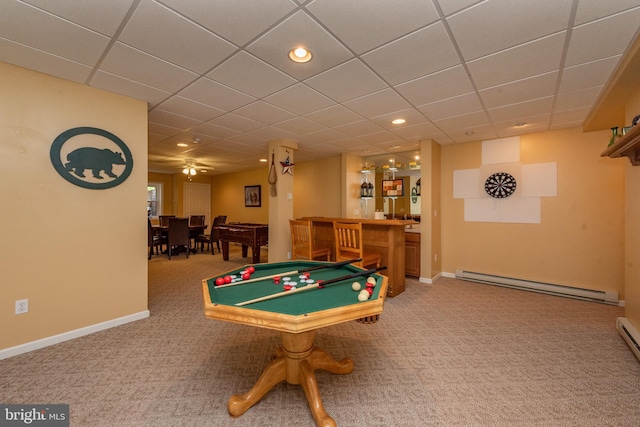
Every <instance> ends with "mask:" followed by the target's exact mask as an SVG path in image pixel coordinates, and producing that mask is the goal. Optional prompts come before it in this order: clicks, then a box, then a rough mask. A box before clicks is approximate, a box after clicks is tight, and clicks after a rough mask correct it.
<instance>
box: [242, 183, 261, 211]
mask: <svg viewBox="0 0 640 427" xmlns="http://www.w3.org/2000/svg"><path fill="white" fill-rule="evenodd" d="M244 206H245V207H247V208H259V207H260V206H262V186H261V185H245V186H244Z"/></svg>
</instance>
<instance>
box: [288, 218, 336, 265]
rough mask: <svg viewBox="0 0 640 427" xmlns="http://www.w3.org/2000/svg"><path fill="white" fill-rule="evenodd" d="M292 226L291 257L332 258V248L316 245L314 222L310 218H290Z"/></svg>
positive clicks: (290, 225) (309, 258)
mask: <svg viewBox="0 0 640 427" xmlns="http://www.w3.org/2000/svg"><path fill="white" fill-rule="evenodd" d="M289 227H290V228H291V259H308V260H313V259H316V258H320V257H322V258H324V259H326V260H327V261H330V260H331V249H330V248H325V247H314V245H313V229H312V223H311V221H308V220H295V219H290V220H289Z"/></svg>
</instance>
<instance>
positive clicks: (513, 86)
mask: <svg viewBox="0 0 640 427" xmlns="http://www.w3.org/2000/svg"><path fill="white" fill-rule="evenodd" d="M557 81H558V73H557V72H552V73H547V74H541V75H539V76H535V77H530V78H527V79H522V80H518V81H515V82H511V83H507V84H503V85H500V86H494V87H492V88H489V89H484V90H481V91H480V97H481V98H482V101H483V102H484V105H485V107H487V108H495V107H499V106H502V105H509V104H516V103H518V102H523V101H526V100H529V99H535V98H543V97H546V96H552V95H553V94H554V93H555V90H556V83H557Z"/></svg>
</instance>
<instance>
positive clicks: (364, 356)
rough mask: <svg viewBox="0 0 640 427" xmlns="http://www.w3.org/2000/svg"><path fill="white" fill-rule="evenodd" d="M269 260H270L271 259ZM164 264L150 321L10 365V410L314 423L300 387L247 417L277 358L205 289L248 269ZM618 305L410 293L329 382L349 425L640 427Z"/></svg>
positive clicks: (177, 422)
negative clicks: (238, 411)
mask: <svg viewBox="0 0 640 427" xmlns="http://www.w3.org/2000/svg"><path fill="white" fill-rule="evenodd" d="M263 259H266V256H264V258H263ZM245 262H246V260H243V259H242V258H241V257H240V255H239V251H238V250H237V248H235V251H234V252H233V253H232V256H231V261H229V262H223V261H222V259H221V256H220V255H219V254H218V253H216V255H214V256H211V255H210V254H201V253H199V254H197V255H193V256H191V257H190V258H189V259H188V260H187V259H185V257H184V256H183V255H182V256H177V257H173V259H172V260H171V261H168V260H167V259H166V257H153V259H152V260H151V261H149V282H150V283H149V308H150V310H151V317H150V318H148V319H145V320H141V321H138V322H135V323H131V324H128V325H125V326H121V327H118V328H114V329H110V330H108V331H103V332H100V333H96V334H93V335H90V336H87V337H83V338H79V339H76V340H74V341H70V342H66V343H62V344H58V345H56V346H52V347H49V348H45V349H42V350H38V351H34V352H31V353H29V354H24V355H20V356H16V357H13V358H11V359H7V360H4V361H0V403H68V404H70V410H71V421H72V422H71V425H73V426H110V427H114V426H153V427H157V426H185V427H187V426H188V427H196V426H232V427H233V426H274V427H275V426H277V427H283V426H312V425H313V424H314V423H313V418H312V417H311V414H310V412H309V409H308V407H307V404H306V400H305V397H304V393H303V391H302V390H301V388H300V387H299V386H293V385H288V384H284V383H281V384H279V385H278V386H276V387H275V388H274V389H272V390H271V391H270V392H269V393H268V394H267V395H266V396H265V398H264V399H263V400H262V401H260V402H259V403H258V404H256V405H255V406H254V407H253V408H251V409H249V411H248V412H247V413H246V414H244V415H243V416H241V417H239V418H231V417H229V415H228V413H227V410H226V405H227V400H228V399H229V397H230V396H231V395H232V394H234V393H241V392H245V391H247V390H248V389H249V388H251V387H252V386H253V384H254V382H255V381H256V379H257V378H258V376H259V375H260V373H261V372H262V369H263V368H264V367H265V365H266V364H267V363H268V362H269V360H270V357H271V356H272V354H273V350H274V349H275V347H276V346H277V345H278V334H277V333H276V332H272V331H269V330H265V329H258V328H252V327H249V326H242V325H235V324H230V323H225V322H219V321H214V320H209V319H206V318H204V316H203V309H202V295H201V288H200V280H201V279H202V278H205V277H211V276H215V275H218V274H219V273H221V272H222V271H225V270H227V269H231V268H234V267H236V266H238V265H242V264H244V263H245ZM621 315H623V310H622V309H621V308H619V307H612V306H608V305H601V304H595V303H589V302H583V301H576V300H571V299H564V298H559V297H552V296H547V295H540V294H534V293H528V292H523V291H515V290H509V289H504V288H498V287H492V286H487V285H480V284H474V283H469V282H463V281H458V280H454V279H440V280H438V281H436V283H435V284H433V285H426V284H421V283H418V282H417V281H414V280H409V281H408V282H407V290H406V291H405V292H404V293H403V294H400V295H399V296H397V297H395V298H391V299H388V300H387V302H386V304H385V312H384V313H383V315H382V316H381V319H380V321H379V322H378V323H376V324H374V325H362V324H359V323H356V322H350V323H347V324H343V325H339V326H334V327H329V328H326V329H323V330H321V331H320V332H319V333H318V339H317V344H318V345H319V346H321V347H323V348H324V349H325V350H327V351H328V352H329V353H330V354H331V355H332V356H334V357H335V358H342V357H345V356H349V357H351V358H352V359H353V360H354V363H355V369H354V371H353V373H351V374H349V375H333V374H329V373H326V372H322V371H320V372H319V373H318V382H319V387H320V393H321V396H322V398H323V402H324V405H325V408H326V410H327V412H328V413H329V414H330V415H331V416H332V417H333V418H334V419H335V420H336V421H337V423H338V425H339V426H353V427H356V426H357V427H362V426H638V425H640V363H638V361H637V359H635V357H634V356H633V355H632V353H631V351H630V350H629V349H628V347H627V346H626V345H625V343H624V342H623V341H622V339H621V338H620V337H619V336H618V334H617V332H616V331H615V328H614V323H615V319H616V317H618V316H621Z"/></svg>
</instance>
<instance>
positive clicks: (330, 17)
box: [307, 0, 439, 53]
mask: <svg viewBox="0 0 640 427" xmlns="http://www.w3.org/2000/svg"><path fill="white" fill-rule="evenodd" d="M307 8H308V9H309V11H310V12H311V13H313V14H314V15H315V16H316V17H318V19H320V20H321V21H322V22H323V23H324V24H325V25H326V26H327V28H329V30H331V32H333V33H334V34H336V35H337V36H338V38H340V39H341V40H343V41H344V42H345V43H346V44H347V45H349V46H350V47H351V48H352V49H353V50H354V51H355V52H356V53H363V52H366V51H368V50H370V49H373V48H375V47H377V46H381V45H383V44H386V43H388V42H389V41H391V40H393V39H396V38H398V37H401V36H403V35H405V34H407V33H409V32H411V31H414V30H416V29H418V28H420V27H423V26H425V25H428V24H430V23H432V22H434V21H436V20H437V19H438V18H439V16H438V12H436V9H435V8H434V6H433V3H432V2H431V0H404V1H403V2H402V7H398V4H397V3H396V2H392V1H377V0H357V1H344V0H316V1H314V2H312V3H311V4H309V6H307ZM338 10H339V11H340V13H336V11H338Z"/></svg>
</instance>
